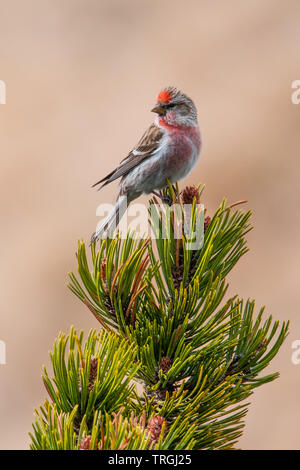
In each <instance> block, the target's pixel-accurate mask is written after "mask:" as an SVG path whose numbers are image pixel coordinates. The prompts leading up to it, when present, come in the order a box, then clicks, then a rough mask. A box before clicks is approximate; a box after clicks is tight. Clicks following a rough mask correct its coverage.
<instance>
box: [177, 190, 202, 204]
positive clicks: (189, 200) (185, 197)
mask: <svg viewBox="0 0 300 470" xmlns="http://www.w3.org/2000/svg"><path fill="white" fill-rule="evenodd" d="M194 198H196V203H197V204H200V193H199V190H198V189H197V188H196V186H186V188H184V190H183V191H182V195H181V199H182V202H183V204H193V200H194Z"/></svg>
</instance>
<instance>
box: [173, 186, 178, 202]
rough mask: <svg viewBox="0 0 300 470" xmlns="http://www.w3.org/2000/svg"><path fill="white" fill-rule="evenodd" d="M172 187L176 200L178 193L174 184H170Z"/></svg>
mask: <svg viewBox="0 0 300 470" xmlns="http://www.w3.org/2000/svg"><path fill="white" fill-rule="evenodd" d="M172 188H173V191H174V193H175V196H176V199H177V200H178V196H179V194H178V191H177V188H176V186H175V184H172Z"/></svg>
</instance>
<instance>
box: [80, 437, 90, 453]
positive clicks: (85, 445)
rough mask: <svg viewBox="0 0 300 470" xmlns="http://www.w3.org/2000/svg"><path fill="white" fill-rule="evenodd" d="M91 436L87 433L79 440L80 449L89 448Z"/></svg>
mask: <svg viewBox="0 0 300 470" xmlns="http://www.w3.org/2000/svg"><path fill="white" fill-rule="evenodd" d="M91 439H92V436H91V435H90V434H89V435H88V436H85V437H83V438H82V439H81V441H80V450H89V449H90V445H91Z"/></svg>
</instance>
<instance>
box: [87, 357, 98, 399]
mask: <svg viewBox="0 0 300 470" xmlns="http://www.w3.org/2000/svg"><path fill="white" fill-rule="evenodd" d="M97 369H98V358H97V357H92V358H91V368H90V377H89V392H90V391H91V390H93V388H94V384H95V380H96V378H97Z"/></svg>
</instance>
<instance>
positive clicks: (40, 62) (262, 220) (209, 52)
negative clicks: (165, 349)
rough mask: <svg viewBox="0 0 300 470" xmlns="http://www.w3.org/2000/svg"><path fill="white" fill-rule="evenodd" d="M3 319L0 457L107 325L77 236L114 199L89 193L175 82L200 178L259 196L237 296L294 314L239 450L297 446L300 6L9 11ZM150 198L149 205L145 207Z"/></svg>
mask: <svg viewBox="0 0 300 470" xmlns="http://www.w3.org/2000/svg"><path fill="white" fill-rule="evenodd" d="M0 11H1V16H0V80H4V81H5V83H6V86H7V98H6V99H7V103H6V104H5V105H2V104H1V105H0V134H1V136H0V142H1V185H0V194H1V245H0V247H1V248H0V250H1V261H0V263H1V269H0V276H1V297H0V302H1V309H0V311H1V314H0V315H1V317H0V339H1V340H3V341H5V343H6V347H7V364H6V365H1V366H0V384H1V385H0V447H1V448H2V449H17V448H20V449H23V448H28V444H29V439H28V435H27V433H28V431H30V430H31V423H32V419H33V408H34V407H35V406H39V405H40V404H41V402H42V400H43V398H44V397H45V396H46V393H45V390H44V388H43V385H42V382H41V367H42V364H46V365H48V366H49V359H48V351H49V350H50V349H51V347H52V344H53V341H54V339H55V337H56V336H57V334H58V332H59V331H60V330H62V331H67V330H68V329H69V326H70V325H71V324H74V325H75V326H76V327H77V328H83V329H84V330H85V331H86V332H87V331H88V330H89V329H90V328H91V327H98V324H97V323H96V321H95V320H94V318H93V317H92V316H91V315H90V313H89V312H88V310H87V309H86V308H84V306H83V305H81V303H80V302H79V301H78V300H77V299H76V298H75V297H74V296H73V295H72V294H71V293H70V292H69V291H68V290H67V288H66V278H67V272H68V271H70V270H76V262H75V257H74V252H75V250H76V247H77V239H78V238H80V237H83V238H85V239H86V240H88V239H89V237H90V235H91V233H92V232H93V230H94V228H95V225H96V222H97V219H98V218H97V217H96V214H95V211H96V207H97V205H98V204H99V203H100V202H112V201H113V200H114V199H115V195H116V191H117V183H113V184H112V185H111V186H109V187H107V188H106V189H105V190H103V191H102V192H100V193H97V192H96V191H94V190H92V189H91V184H92V183H94V182H95V181H97V180H98V179H100V178H101V177H102V176H104V174H106V173H107V172H109V171H110V170H111V169H112V168H113V167H114V166H115V165H116V164H117V163H118V162H119V160H120V159H121V158H124V156H125V155H126V152H127V151H128V150H130V148H131V147H132V146H133V145H134V144H135V142H136V140H137V139H138V138H139V137H140V135H141V133H142V132H143V131H144V130H145V129H146V127H147V126H148V125H149V124H150V122H151V121H152V119H153V115H152V114H151V113H150V109H151V107H152V106H153V103H154V100H155V98H156V95H157V93H158V91H160V89H161V88H162V87H163V86H165V85H175V86H177V87H179V88H181V89H183V90H184V91H185V92H186V93H187V94H189V95H190V96H191V97H192V98H193V99H194V101H195V103H196V105H197V107H198V110H199V122H200V126H201V130H202V134H203V150H202V155H201V161H200V163H199V165H198V166H197V168H196V170H195V171H194V172H193V173H192V174H191V175H190V176H189V178H188V179H187V180H186V183H198V182H200V181H201V182H205V183H206V185H207V186H206V191H205V197H204V202H205V204H206V205H207V207H208V211H210V212H212V211H213V210H214V209H215V208H216V207H217V205H218V204H219V202H220V201H221V199H222V198H223V196H226V197H227V198H228V199H229V201H230V202H231V203H232V202H235V201H237V200H239V199H247V200H248V201H249V204H248V207H250V208H252V209H253V212H254V217H253V222H254V224H255V229H254V230H253V232H251V234H249V236H248V241H249V246H250V248H251V251H250V253H249V254H247V255H246V256H245V257H244V258H243V259H242V260H241V261H240V263H239V265H238V266H237V268H236V269H235V271H234V273H233V274H232V275H231V276H230V281H231V290H230V293H238V294H239V295H240V296H242V297H245V298H247V297H251V298H255V299H256V300H257V308H258V307H260V306H261V305H266V311H267V313H272V314H273V315H274V318H275V319H280V320H284V319H287V318H290V319H291V332H290V335H289V337H288V339H287V341H286V343H285V345H284V347H283V348H282V349H281V351H280V354H279V355H278V357H277V358H276V359H275V360H274V361H273V362H272V364H271V365H270V367H269V369H268V372H273V371H277V370H278V371H280V373H281V376H280V379H279V380H277V381H276V382H273V383H271V384H268V385H266V386H265V387H262V388H261V389H258V390H256V392H255V394H254V395H253V396H252V398H251V407H250V410H249V414H248V416H247V419H246V428H245V432H244V435H243V437H242V438H241V439H240V442H239V445H240V447H242V448H244V449H299V448H300V438H299V385H300V381H299V374H300V365H298V366H297V365H293V364H292V361H291V354H292V349H291V344H292V341H294V340H296V339H300V320H299V275H298V272H299V261H300V260H299V235H300V219H299V209H298V203H299V176H300V175H299V170H300V137H299V125H300V104H299V105H294V104H292V102H291V93H292V89H291V83H292V81H293V80H296V79H300V68H299V54H300V2H299V1H297V0H295V1H293V0H288V1H285V2H283V1H282V0H281V1H278V0H263V1H258V0H257V1H243V2H240V1H238V0H235V1H234V0H232V1H226V2H224V1H212V0H207V1H204V0H203V1H202V0H195V1H191V0H190V1H188V2H182V1H179V0H172V1H170V0H166V1H164V2H159V1H139V0H129V1H121V0H119V1H115V0H107V1H104V0H101V1H100V0H85V1H83V0H81V1H79V0H52V1H46V0H26V1H25V0H23V1H22V0H19V1H16V0H10V1H9V2H8V1H4V0H1V1H0ZM145 200H146V198H145Z"/></svg>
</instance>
